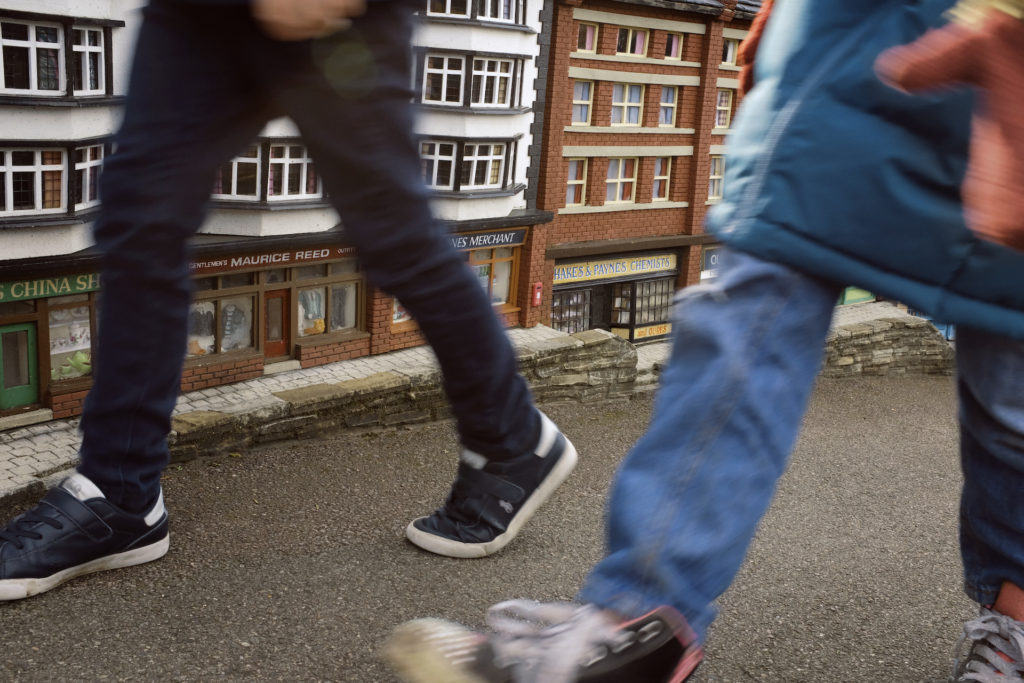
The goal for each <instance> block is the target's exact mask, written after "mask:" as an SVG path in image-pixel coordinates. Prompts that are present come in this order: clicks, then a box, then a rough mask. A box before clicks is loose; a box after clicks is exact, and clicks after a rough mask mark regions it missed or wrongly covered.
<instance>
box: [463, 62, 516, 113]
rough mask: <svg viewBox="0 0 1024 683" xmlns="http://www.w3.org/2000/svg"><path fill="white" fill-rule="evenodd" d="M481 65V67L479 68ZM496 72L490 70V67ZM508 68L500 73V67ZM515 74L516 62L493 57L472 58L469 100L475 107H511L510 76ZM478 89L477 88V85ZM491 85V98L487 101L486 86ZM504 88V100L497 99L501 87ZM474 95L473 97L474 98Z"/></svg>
mask: <svg viewBox="0 0 1024 683" xmlns="http://www.w3.org/2000/svg"><path fill="white" fill-rule="evenodd" d="M481 65H482V66H481ZM492 65H493V66H495V69H496V70H491V68H490V67H491V66H492ZM502 65H505V66H507V67H508V71H501V70H500V69H501V66H502ZM515 72H516V62H515V60H512V59H496V58H493V57H474V58H473V75H472V79H471V82H470V93H471V94H470V98H471V101H472V104H473V106H475V107H494V108H508V107H511V106H512V95H513V93H512V76H513V74H514V73H515ZM478 82H479V83H480V84H481V85H480V87H479V88H477V83H478ZM489 84H490V85H492V88H493V89H492V93H493V96H492V97H491V98H490V99H488V98H487V97H486V94H487V86H488V85H489ZM502 86H504V88H505V91H504V92H505V98H504V100H499V99H498V94H499V93H500V92H501V87H502ZM474 93H475V96H474Z"/></svg>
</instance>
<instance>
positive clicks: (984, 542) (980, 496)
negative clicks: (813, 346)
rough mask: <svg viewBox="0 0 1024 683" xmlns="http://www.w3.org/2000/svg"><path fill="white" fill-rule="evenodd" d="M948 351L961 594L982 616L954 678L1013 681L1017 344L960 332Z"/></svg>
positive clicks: (1020, 444) (1022, 509)
mask: <svg viewBox="0 0 1024 683" xmlns="http://www.w3.org/2000/svg"><path fill="white" fill-rule="evenodd" d="M956 347H957V348H956V351H957V353H956V355H957V390H958V395H959V399H960V454H961V466H962V468H963V474H964V486H963V492H962V494H961V499H960V550H961V556H962V559H963V564H964V587H965V591H966V593H967V595H968V596H969V597H970V598H971V599H973V600H975V601H977V602H978V604H979V605H981V608H982V612H981V615H980V616H979V618H978V619H975V620H972V621H970V622H968V624H967V625H966V627H965V639H966V640H969V641H971V644H972V645H971V652H970V654H969V655H968V656H967V658H966V659H965V660H964V662H963V665H962V667H960V668H959V670H958V672H957V675H959V676H970V675H972V674H973V675H976V676H981V675H983V673H985V674H990V675H992V676H996V675H999V674H1001V675H1002V678H1003V680H1021V679H1024V592H1022V590H1021V589H1022V588H1024V340H1019V339H1011V338H1009V337H1005V336H1001V335H997V334H992V333H988V332H982V331H980V330H975V329H970V328H963V327H961V328H957V339H956ZM999 653H1001V655H1000V654H999ZM1014 675H1016V678H1013V677H1012V676H1014ZM965 680H971V679H969V678H968V679H965ZM978 680H981V679H980V678H979V679H978ZM985 680H989V679H985Z"/></svg>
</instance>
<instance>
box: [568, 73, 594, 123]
mask: <svg viewBox="0 0 1024 683" xmlns="http://www.w3.org/2000/svg"><path fill="white" fill-rule="evenodd" d="M593 101H594V83H593V81H575V82H574V83H573V85H572V125H574V126H589V125H590V108H591V105H592V104H593Z"/></svg>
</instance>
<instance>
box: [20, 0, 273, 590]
mask: <svg viewBox="0 0 1024 683" xmlns="http://www.w3.org/2000/svg"><path fill="white" fill-rule="evenodd" d="M247 17H248V10H247V9H246V8H238V9H235V10H230V9H226V8H217V9H214V8H212V7H206V8H203V7H201V6H189V5H186V4H184V3H177V2H162V1H160V0H157V2H154V3H153V4H152V5H151V6H149V7H148V8H147V9H146V10H145V18H144V21H143V26H142V29H141V33H140V35H139V38H138V48H137V51H136V56H135V62H134V66H133V76H132V80H131V83H130V86H129V96H128V103H127V110H126V113H125V119H124V122H123V124H122V127H121V130H120V132H119V133H118V135H117V137H116V143H117V149H116V152H115V154H114V155H113V156H112V157H111V158H110V159H109V160H108V162H107V164H106V166H105V168H104V173H103V177H102V181H101V196H102V199H103V204H102V208H101V211H100V216H99V218H98V220H97V222H96V226H95V234H96V242H97V245H98V246H99V248H100V249H101V251H102V254H103V261H102V268H101V284H102V293H101V304H100V323H99V336H98V343H99V344H98V349H97V357H96V360H95V363H94V368H95V374H94V377H93V387H92V390H91V391H90V392H89V396H88V399H87V401H86V406H85V412H84V414H83V417H82V433H83V441H82V448H81V463H80V464H79V467H78V472H77V473H76V474H74V475H72V476H71V477H69V478H68V479H66V480H65V481H64V482H63V483H62V484H61V485H60V486H58V487H56V488H54V489H53V490H51V491H49V492H48V493H47V494H46V497H45V498H44V499H43V500H42V502H41V503H40V504H39V505H38V506H37V507H36V508H34V509H32V510H30V511H29V512H27V513H25V514H24V515H21V516H18V517H16V518H15V519H13V520H11V522H10V523H9V524H8V525H7V527H6V528H5V529H3V530H2V531H0V600H16V599H20V598H25V597H28V596H30V595H35V594H37V593H41V592H44V591H47V590H50V589H51V588H54V587H55V586H57V585H60V584H61V583H63V582H65V581H67V580H69V579H71V578H74V577H76V576H79V575H82V574H86V573H89V572H94V571H99V570H104V569H114V568H117V567H126V566H130V565H135V564H140V563H143V562H149V561H151V560H155V559H157V558H159V557H161V556H163V555H164V554H165V553H166V552H167V549H168V540H169V539H168V535H167V528H168V525H167V514H166V511H165V509H164V506H163V499H162V496H161V494H160V474H161V472H162V470H163V468H164V466H165V465H166V462H167V441H166V439H167V434H168V432H169V431H170V419H171V413H172V411H173V409H174V404H175V400H176V399H177V396H178V394H179V387H180V375H181V367H182V359H183V357H184V355H185V338H186V320H187V315H188V307H189V299H190V293H191V290H190V285H189V273H188V247H187V240H188V238H189V237H191V236H192V234H193V233H194V232H195V231H196V230H197V229H198V228H199V225H200V223H201V222H202V219H203V214H204V208H205V205H206V200H207V198H208V197H209V194H210V191H211V188H212V186H213V181H214V172H215V169H216V167H217V165H218V164H219V163H220V162H222V161H224V160H225V159H227V158H230V157H231V156H232V154H234V153H236V152H237V151H238V150H239V149H241V148H242V146H243V145H244V144H246V143H248V142H249V141H250V140H251V139H252V137H253V136H255V135H256V134H257V133H258V132H259V129H260V127H261V125H262V122H263V116H264V113H265V112H264V111H263V108H262V105H261V102H260V98H258V97H256V96H255V95H254V93H256V92H258V91H257V89H256V88H255V86H254V85H253V84H252V83H251V82H248V83H247V82H246V79H245V78H244V71H243V70H241V69H239V68H237V62H236V61H235V60H236V58H237V57H238V52H237V50H235V48H236V47H237V44H238V43H239V42H244V40H245V28H244V24H245V22H244V21H240V19H245V18H247Z"/></svg>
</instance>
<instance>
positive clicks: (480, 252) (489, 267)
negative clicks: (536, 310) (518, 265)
mask: <svg viewBox="0 0 1024 683" xmlns="http://www.w3.org/2000/svg"><path fill="white" fill-rule="evenodd" d="M468 254H469V265H470V267H471V268H472V269H473V271H474V272H475V273H476V277H477V280H479V282H480V286H481V287H483V288H484V291H485V292H487V296H488V298H490V301H491V304H493V305H495V306H498V305H501V304H506V303H513V302H512V301H511V300H510V298H509V297H510V293H511V291H512V264H513V261H514V259H515V248H513V247H502V248H500V249H474V250H472V251H470V252H468Z"/></svg>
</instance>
